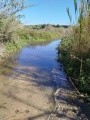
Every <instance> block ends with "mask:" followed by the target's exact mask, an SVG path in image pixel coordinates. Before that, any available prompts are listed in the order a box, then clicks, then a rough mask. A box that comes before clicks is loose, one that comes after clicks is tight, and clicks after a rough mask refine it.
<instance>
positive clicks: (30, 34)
mask: <svg viewBox="0 0 90 120" xmlns="http://www.w3.org/2000/svg"><path fill="white" fill-rule="evenodd" d="M32 6H33V5H31V4H28V5H27V3H26V1H25V0H1V1H0V43H1V44H0V50H1V48H2V46H4V48H5V49H6V51H5V52H7V53H12V52H13V51H14V52H15V51H17V50H18V49H21V48H22V47H23V46H25V45H26V44H28V43H33V42H35V43H37V42H44V41H49V40H53V39H58V38H60V37H62V35H63V34H64V33H65V31H66V28H68V26H60V25H50V24H47V25H45V24H43V25H31V26H29V25H28V26H25V25H22V24H21V22H20V18H21V17H22V15H18V14H17V13H18V12H19V11H21V10H23V9H25V8H27V7H32ZM0 55H1V53H0Z"/></svg>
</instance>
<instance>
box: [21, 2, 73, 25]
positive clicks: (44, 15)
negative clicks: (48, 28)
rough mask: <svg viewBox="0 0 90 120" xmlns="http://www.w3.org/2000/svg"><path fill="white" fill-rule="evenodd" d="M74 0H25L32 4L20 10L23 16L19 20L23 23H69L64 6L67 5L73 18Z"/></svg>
mask: <svg viewBox="0 0 90 120" xmlns="http://www.w3.org/2000/svg"><path fill="white" fill-rule="evenodd" d="M73 1H74V0H27V2H28V3H31V4H34V6H33V7H30V8H27V9H25V10H23V11H22V12H21V14H24V15H25V17H23V18H22V19H21V22H22V23H23V24H25V25H37V24H56V25H57V24H59V25H69V24H70V20H69V17H68V15H67V11H66V8H67V7H69V9H70V11H71V15H72V17H73V18H74V5H73Z"/></svg>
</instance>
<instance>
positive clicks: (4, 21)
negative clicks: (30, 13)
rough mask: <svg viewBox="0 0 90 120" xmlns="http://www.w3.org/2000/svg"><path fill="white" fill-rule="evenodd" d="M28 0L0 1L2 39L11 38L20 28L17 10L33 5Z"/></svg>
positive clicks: (0, 36) (0, 31) (4, 40)
mask: <svg viewBox="0 0 90 120" xmlns="http://www.w3.org/2000/svg"><path fill="white" fill-rule="evenodd" d="M32 6H33V5H31V4H28V5H27V3H26V0H1V1H0V41H1V42H7V41H9V40H10V38H11V36H12V33H13V32H14V31H15V30H16V29H17V28H18V26H19V25H20V22H19V21H18V20H17V15H16V14H17V12H19V11H21V10H23V9H25V8H28V7H32Z"/></svg>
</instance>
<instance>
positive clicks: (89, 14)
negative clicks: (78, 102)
mask: <svg viewBox="0 0 90 120" xmlns="http://www.w3.org/2000/svg"><path fill="white" fill-rule="evenodd" d="M74 7H75V16H77V13H78V17H76V18H77V20H76V22H77V23H76V24H73V25H72V30H71V35H70V36H67V37H65V38H63V40H62V42H61V45H60V46H59V48H58V49H59V50H58V51H59V59H60V60H61V61H62V62H63V64H64V65H65V70H66V72H67V73H68V75H69V76H70V77H71V78H72V80H73V81H74V83H75V84H76V86H77V87H78V89H79V90H80V91H81V92H83V93H88V94H89V93H90V73H89V72H90V9H89V5H88V3H87V1H83V0H81V1H80V7H79V8H78V5H77V1H76V0H74ZM67 12H68V15H69V18H70V22H72V19H71V15H70V12H69V9H67Z"/></svg>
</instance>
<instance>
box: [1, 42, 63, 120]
mask: <svg viewBox="0 0 90 120" xmlns="http://www.w3.org/2000/svg"><path fill="white" fill-rule="evenodd" d="M59 43H60V40H57V41H53V42H51V43H49V44H48V45H42V46H40V45H37V46H27V47H24V48H23V49H22V50H21V52H20V53H18V54H17V55H15V56H13V57H12V59H10V60H9V61H7V62H6V63H3V64H2V65H1V66H0V120H47V119H48V116H49V115H50V114H51V113H54V112H55V103H54V99H53V94H54V92H55V90H56V89H57V82H58V81H57V79H56V78H58V76H59V77H62V78H65V75H64V73H63V72H60V71H62V65H61V66H60V64H59V63H58V62H57V50H56V47H57V46H58V44H59Z"/></svg>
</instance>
